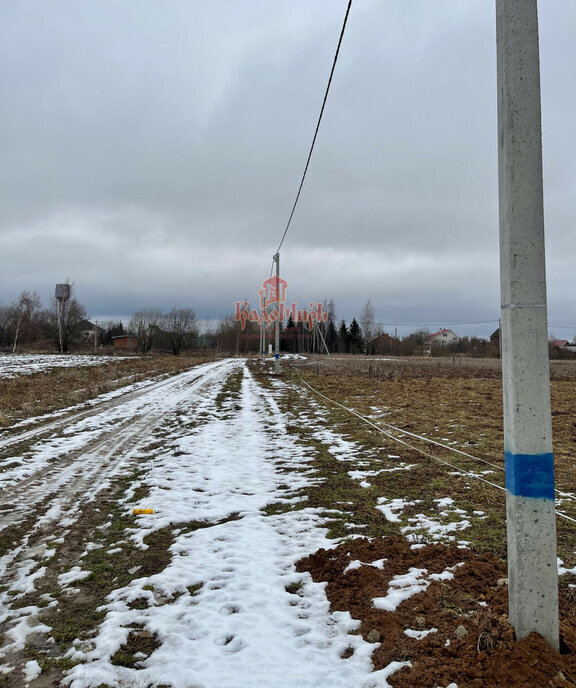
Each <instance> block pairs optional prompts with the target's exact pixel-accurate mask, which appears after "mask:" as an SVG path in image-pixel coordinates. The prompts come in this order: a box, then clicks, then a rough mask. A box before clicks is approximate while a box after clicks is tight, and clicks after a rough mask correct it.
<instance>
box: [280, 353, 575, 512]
mask: <svg viewBox="0 0 576 688" xmlns="http://www.w3.org/2000/svg"><path fill="white" fill-rule="evenodd" d="M290 367H291V368H292V369H293V370H295V371H297V372H298V374H299V375H300V380H301V382H302V384H304V385H305V386H306V387H308V389H310V390H311V391H312V392H314V394H317V395H318V396H320V397H322V398H323V399H325V400H326V401H328V402H330V403H331V404H333V405H334V406H338V407H339V408H341V409H344V410H345V411H348V413H350V414H352V415H353V416H356V418H359V419H360V420H361V421H363V422H364V423H366V424H367V425H370V426H371V427H373V428H374V429H375V430H377V431H378V432H380V433H381V434H383V435H385V436H386V437H388V438H389V439H391V440H393V441H394V442H398V443H399V444H402V445H404V446H405V447H407V448H409V449H412V450H413V451H416V452H418V453H420V454H422V455H423V456H426V457H427V458H430V459H433V460H434V461H437V462H438V463H441V464H444V465H445V466H448V467H450V468H453V469H454V470H455V471H457V472H458V473H461V474H462V475H465V476H467V477H469V478H474V479H476V480H479V481H480V482H482V483H486V484H487V485H490V486H491V487H494V488H496V489H498V490H501V491H502V492H506V488H505V487H502V486H501V485H498V484H497V483H493V482H492V481H490V480H487V479H486V478H484V477H482V476H481V475H478V474H477V473H474V472H471V471H466V470H463V469H462V468H460V467H459V466H456V465H455V464H453V463H450V462H449V461H445V460H444V459H441V458H440V457H439V456H435V455H434V454H431V453H430V452H427V451H425V450H423V449H421V448H419V447H415V446H414V445H413V444H410V443H408V442H406V441H405V440H403V439H402V438H400V437H397V436H396V435H393V434H392V433H391V432H388V431H387V430H384V428H382V427H380V425H377V424H376V423H374V422H373V421H371V420H370V419H369V418H366V417H365V416H363V415H362V414H361V413H358V411H355V410H354V409H351V408H349V407H348V406H345V405H344V404H341V403H340V402H338V401H335V400H334V399H331V398H330V397H328V396H326V395H325V394H323V393H322V392H320V391H319V390H317V389H315V388H314V387H312V385H310V384H308V382H306V380H304V379H303V377H302V374H301V373H300V371H299V370H298V368H296V367H295V366H293V365H291V366H290ZM382 424H383V425H386V426H388V427H390V428H394V429H395V430H397V431H399V432H401V433H403V434H405V435H409V436H411V437H414V438H417V439H420V440H423V441H425V442H430V443H431V444H435V445H438V446H440V447H443V448H445V449H449V450H450V451H453V452H455V453H458V454H463V455H464V456H467V457H469V458H471V459H474V460H476V461H481V462H482V463H485V464H488V465H490V466H493V467H494V468H499V470H503V469H502V468H501V467H499V466H496V465H494V464H491V463H489V462H488V461H485V460H484V459H480V458H478V457H475V456H472V455H471V454H466V452H462V451H460V450H458V449H455V448H454V447H450V446H448V445H443V444H441V443H440V442H436V441H435V440H431V439H430V438H427V437H422V436H420V435H416V434H415V433H411V432H407V431H406V430H402V429H401V428H396V427H395V426H392V425H390V424H389V423H382ZM555 492H560V490H555ZM556 515H557V516H559V517H560V518H563V519H565V520H566V521H571V522H572V523H576V519H575V518H572V517H571V516H568V515H567V514H564V513H562V512H561V511H558V510H557V509H556Z"/></svg>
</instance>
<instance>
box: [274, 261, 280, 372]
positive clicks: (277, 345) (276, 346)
mask: <svg viewBox="0 0 576 688" xmlns="http://www.w3.org/2000/svg"><path fill="white" fill-rule="evenodd" d="M274 260H275V261H276V277H277V278H278V279H280V253H277V254H276V255H275V256H274ZM278 289H279V285H276V290H277V292H278ZM276 306H277V308H278V311H280V302H277V304H276ZM275 330H276V338H275V342H274V359H275V360H274V372H275V373H276V375H278V374H279V373H280V317H278V319H277V320H276V325H275Z"/></svg>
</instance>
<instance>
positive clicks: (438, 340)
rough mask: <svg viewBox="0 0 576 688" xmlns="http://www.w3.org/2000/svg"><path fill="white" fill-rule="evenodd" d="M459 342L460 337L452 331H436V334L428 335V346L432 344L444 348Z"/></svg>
mask: <svg viewBox="0 0 576 688" xmlns="http://www.w3.org/2000/svg"><path fill="white" fill-rule="evenodd" d="M459 341H460V337H459V336H458V335H457V334H456V333H455V332H452V330H438V332H435V333H434V334H431V335H430V346H433V345H434V344H441V345H442V346H446V345H448V344H457V343H458V342H459Z"/></svg>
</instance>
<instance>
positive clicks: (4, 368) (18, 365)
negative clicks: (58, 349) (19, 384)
mask: <svg viewBox="0 0 576 688" xmlns="http://www.w3.org/2000/svg"><path fill="white" fill-rule="evenodd" d="M121 358H133V357H132V356H90V355H73V354H65V355H54V354H0V378H4V379H6V378H13V377H18V375H33V374H34V373H43V372H45V371H47V370H51V369H53V368H84V367H87V366H98V365H106V364H107V363H110V362H112V361H118V360H119V359H121Z"/></svg>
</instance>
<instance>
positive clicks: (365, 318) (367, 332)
mask: <svg viewBox="0 0 576 688" xmlns="http://www.w3.org/2000/svg"><path fill="white" fill-rule="evenodd" d="M360 325H361V327H362V336H363V338H364V341H365V349H366V353H367V354H369V353H370V351H369V346H370V342H371V341H372V339H373V338H374V306H372V304H371V303H370V299H368V301H366V303H365V304H364V308H363V309H362V314H361V315H360Z"/></svg>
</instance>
